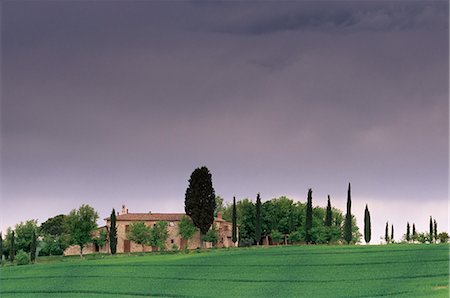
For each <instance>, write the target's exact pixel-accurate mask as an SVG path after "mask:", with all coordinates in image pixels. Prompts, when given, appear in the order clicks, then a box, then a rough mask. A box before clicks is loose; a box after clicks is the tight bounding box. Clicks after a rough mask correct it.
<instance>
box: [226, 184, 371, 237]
mask: <svg viewBox="0 0 450 298" xmlns="http://www.w3.org/2000/svg"><path fill="white" fill-rule="evenodd" d="M332 218H333V215H332V207H331V200H330V196H329V195H328V200H327V208H326V215H325V226H326V227H331V225H332ZM232 224H233V227H232V241H233V242H234V243H236V241H237V218H236V197H233V206H232ZM261 225H262V218H261V196H260V194H259V193H258V194H257V196H256V204H255V242H256V245H259V244H260V243H261V237H262V228H261ZM312 228H313V205H312V189H311V188H310V189H308V195H307V204H306V222H305V242H306V243H307V244H310V243H312V233H311V230H312ZM352 232H353V231H352V214H351V185H350V183H349V185H348V192H347V213H346V216H345V222H344V240H345V241H346V242H347V243H348V244H350V243H351V241H352V238H353V234H352ZM365 239H366V242H370V214H369V211H368V209H367V205H366V217H365Z"/></svg>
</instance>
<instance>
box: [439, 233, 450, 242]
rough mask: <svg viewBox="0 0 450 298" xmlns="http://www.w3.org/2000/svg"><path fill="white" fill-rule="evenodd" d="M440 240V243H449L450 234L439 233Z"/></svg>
mask: <svg viewBox="0 0 450 298" xmlns="http://www.w3.org/2000/svg"><path fill="white" fill-rule="evenodd" d="M438 239H439V242H440V243H447V242H448V233H447V232H441V233H439V235H438Z"/></svg>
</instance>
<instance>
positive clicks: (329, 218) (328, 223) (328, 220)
mask: <svg viewBox="0 0 450 298" xmlns="http://www.w3.org/2000/svg"><path fill="white" fill-rule="evenodd" d="M332 221H333V212H332V210H331V201H330V195H328V201H327V213H326V216H325V226H326V227H331V222H332Z"/></svg>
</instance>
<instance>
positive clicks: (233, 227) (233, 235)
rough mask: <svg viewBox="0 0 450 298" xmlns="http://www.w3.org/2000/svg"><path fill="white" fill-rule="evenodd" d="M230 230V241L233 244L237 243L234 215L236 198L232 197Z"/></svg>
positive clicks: (235, 216)
mask: <svg viewBox="0 0 450 298" xmlns="http://www.w3.org/2000/svg"><path fill="white" fill-rule="evenodd" d="M232 225H233V226H232V230H231V241H233V243H234V244H236V242H237V213H236V197H233V210H232Z"/></svg>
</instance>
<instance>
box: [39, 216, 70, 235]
mask: <svg viewBox="0 0 450 298" xmlns="http://www.w3.org/2000/svg"><path fill="white" fill-rule="evenodd" d="M40 230H41V233H42V234H43V235H52V236H56V237H61V236H63V235H67V234H68V233H69V231H68V225H67V215H64V214H59V215H57V216H54V217H51V218H49V219H47V220H46V221H45V222H43V223H42V224H41V227H40Z"/></svg>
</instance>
